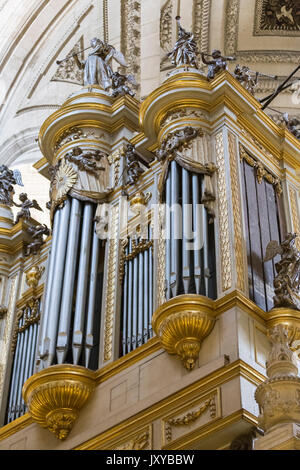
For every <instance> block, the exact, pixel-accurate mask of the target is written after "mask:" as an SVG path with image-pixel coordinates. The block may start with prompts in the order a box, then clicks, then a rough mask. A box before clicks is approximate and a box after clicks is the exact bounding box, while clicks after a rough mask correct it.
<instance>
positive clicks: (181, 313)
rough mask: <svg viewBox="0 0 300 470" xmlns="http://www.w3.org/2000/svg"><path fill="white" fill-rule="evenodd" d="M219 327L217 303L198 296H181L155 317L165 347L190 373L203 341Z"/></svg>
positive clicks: (155, 314)
mask: <svg viewBox="0 0 300 470" xmlns="http://www.w3.org/2000/svg"><path fill="white" fill-rule="evenodd" d="M214 324H215V317H214V310H213V301H211V299H208V298H207V297H204V296H201V295H195V294H188V295H179V296H177V297H174V298H173V299H171V300H169V301H168V302H165V303H164V304H163V305H161V306H160V307H159V308H158V309H157V310H156V311H155V312H154V314H153V317H152V326H153V330H154V331H155V334H156V336H157V337H158V338H159V340H160V343H161V345H162V347H163V348H164V349H165V350H166V351H167V352H168V353H169V354H176V355H177V356H178V357H179V358H180V359H181V360H182V362H183V365H184V367H185V368H186V369H187V370H192V369H194V367H195V364H196V361H197V359H198V357H199V352H200V348H201V344H202V341H203V340H204V338H206V337H207V336H208V335H209V334H210V332H211V331H212V329H213V327H214Z"/></svg>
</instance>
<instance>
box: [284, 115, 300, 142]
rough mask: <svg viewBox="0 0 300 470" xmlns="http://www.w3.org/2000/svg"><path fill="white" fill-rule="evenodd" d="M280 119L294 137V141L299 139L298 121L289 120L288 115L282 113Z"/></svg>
mask: <svg viewBox="0 0 300 470" xmlns="http://www.w3.org/2000/svg"><path fill="white" fill-rule="evenodd" d="M282 117H283V120H284V122H285V124H286V127H287V128H288V130H289V131H290V132H291V133H292V134H293V135H294V136H295V137H296V139H300V129H299V127H300V121H299V119H297V118H296V117H294V118H292V119H290V118H289V115H288V113H284V114H283V115H282Z"/></svg>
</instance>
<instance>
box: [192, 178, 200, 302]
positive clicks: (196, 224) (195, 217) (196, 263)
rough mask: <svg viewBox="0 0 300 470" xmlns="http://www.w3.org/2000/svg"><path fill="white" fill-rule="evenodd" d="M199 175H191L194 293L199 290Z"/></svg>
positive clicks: (198, 292) (197, 292)
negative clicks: (194, 246) (194, 247)
mask: <svg viewBox="0 0 300 470" xmlns="http://www.w3.org/2000/svg"><path fill="white" fill-rule="evenodd" d="M199 179H200V178H199V175H197V174H193V175H192V193H193V232H194V243H195V245H196V248H197V249H194V251H193V255H194V280H195V289H196V294H198V295H199V294H200V292H201V252H200V248H201V239H202V237H201V231H202V226H201V207H200V181H199Z"/></svg>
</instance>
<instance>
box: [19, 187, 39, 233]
mask: <svg viewBox="0 0 300 470" xmlns="http://www.w3.org/2000/svg"><path fill="white" fill-rule="evenodd" d="M19 199H20V201H21V204H16V203H15V202H14V205H15V206H16V207H21V210H20V212H18V213H17V217H16V221H15V225H16V224H17V223H18V222H19V220H20V219H26V220H29V219H30V217H31V214H30V209H37V210H38V211H42V212H43V209H42V208H41V207H40V206H39V204H38V202H37V201H36V200H35V199H33V201H31V200H30V199H28V197H27V194H26V193H21V194H20V195H19Z"/></svg>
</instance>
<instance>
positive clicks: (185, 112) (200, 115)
mask: <svg viewBox="0 0 300 470" xmlns="http://www.w3.org/2000/svg"><path fill="white" fill-rule="evenodd" d="M181 118H187V119H189V118H196V119H208V115H207V113H204V112H203V111H200V110H198V109H194V108H178V109H174V110H172V111H170V112H168V113H167V114H166V115H165V117H164V118H163V119H162V121H161V123H160V127H164V126H167V125H168V124H170V123H171V122H173V121H175V120H176V119H181Z"/></svg>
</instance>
